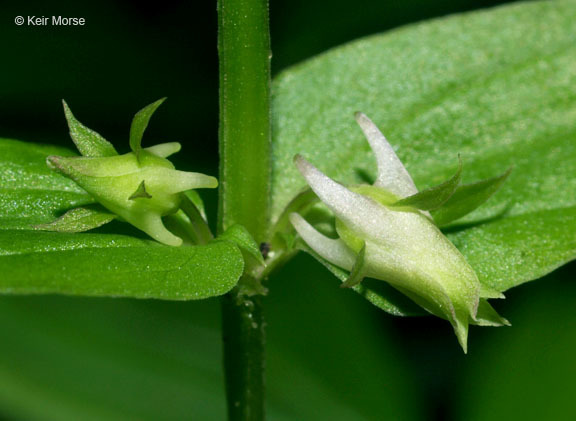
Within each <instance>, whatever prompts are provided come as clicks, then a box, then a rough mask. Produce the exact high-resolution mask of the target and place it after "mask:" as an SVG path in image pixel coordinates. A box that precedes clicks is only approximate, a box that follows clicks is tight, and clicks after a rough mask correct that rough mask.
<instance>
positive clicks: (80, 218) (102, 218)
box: [34, 206, 116, 232]
mask: <svg viewBox="0 0 576 421" xmlns="http://www.w3.org/2000/svg"><path fill="white" fill-rule="evenodd" d="M115 218H116V215H114V214H112V213H110V212H107V211H106V210H105V209H104V208H101V207H100V206H92V207H85V208H76V209H71V210H69V211H68V212H66V213H65V214H64V215H62V216H61V217H59V218H58V219H56V220H54V221H52V222H50V223H49V224H40V225H34V229H37V230H40V231H55V232H84V231H89V230H91V229H94V228H98V227H100V226H102V225H105V224H107V223H108V222H111V221H112V220H114V219H115Z"/></svg>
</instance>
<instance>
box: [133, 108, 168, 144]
mask: <svg viewBox="0 0 576 421" xmlns="http://www.w3.org/2000/svg"><path fill="white" fill-rule="evenodd" d="M165 100H166V98H162V99H159V100H158V101H156V102H153V103H152V104H150V105H147V106H146V107H144V108H142V109H141V110H140V111H138V112H137V113H136V115H135V116H134V119H133V120H132V125H131V126H130V149H132V152H134V153H135V154H136V155H139V153H140V150H141V149H142V136H144V131H146V127H148V122H149V121H150V118H151V117H152V115H153V114H154V112H156V110H157V109H158V107H159V106H160V105H162V103H163V102H164V101H165Z"/></svg>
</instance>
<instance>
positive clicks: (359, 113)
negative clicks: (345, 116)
mask: <svg viewBox="0 0 576 421" xmlns="http://www.w3.org/2000/svg"><path fill="white" fill-rule="evenodd" d="M354 118H355V119H356V121H357V122H358V124H360V120H369V118H368V117H367V116H366V114H364V113H363V112H362V111H356V112H355V113H354Z"/></svg>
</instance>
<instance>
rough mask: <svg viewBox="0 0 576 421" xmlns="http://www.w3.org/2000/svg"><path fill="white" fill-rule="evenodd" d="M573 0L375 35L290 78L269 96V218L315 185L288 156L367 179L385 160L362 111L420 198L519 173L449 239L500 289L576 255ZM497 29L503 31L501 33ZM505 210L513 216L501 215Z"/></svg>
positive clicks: (341, 176) (334, 173)
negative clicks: (365, 130)
mask: <svg viewBox="0 0 576 421" xmlns="http://www.w3.org/2000/svg"><path fill="white" fill-rule="evenodd" d="M575 20H576V3H575V2H572V1H555V2H529V3H519V4H514V5H509V6H505V7H498V8H494V9H491V10H487V11H481V12H475V13H467V14H462V15H456V16H450V17H447V18H442V19H437V20H434V21H431V22H427V23H421V24H417V25H411V26H408V27H405V28H401V29H398V30H395V31H392V32H390V33H387V34H384V35H375V36H372V37H368V38H365V39H362V40H359V41H356V42H353V43H350V44H348V45H345V46H343V47H340V48H336V49H333V50H331V51H329V52H328V53H326V54H323V55H321V56H319V57H316V58H314V59H312V60H309V61H307V62H305V63H303V64H300V65H298V66H297V67H294V68H292V69H288V70H287V71H285V72H284V73H282V74H281V75H280V76H279V77H278V78H277V79H276V81H275V84H274V87H273V92H274V99H273V109H274V114H273V116H274V121H273V123H274V124H273V134H274V139H273V140H274V147H273V148H272V149H273V173H272V180H273V185H272V220H273V222H275V221H277V220H278V218H279V217H280V215H281V214H282V212H283V209H284V208H285V207H286V206H287V205H288V203H289V202H290V201H291V200H292V199H293V198H294V197H295V196H296V195H297V194H298V193H299V192H300V191H301V190H302V189H303V188H304V187H305V181H304V179H303V177H301V176H300V174H299V173H298V171H297V170H296V168H295V167H294V165H293V164H292V157H293V156H294V155H295V154H298V153H299V154H302V155H303V156H305V157H306V158H307V159H308V160H310V162H312V163H314V165H316V166H318V167H319V168H320V169H321V170H322V171H323V172H324V173H326V174H327V175H328V176H330V177H332V178H334V179H337V180H339V181H341V182H344V183H350V184H354V183H359V182H362V178H363V177H359V174H361V173H363V172H368V175H369V176H371V178H375V177H374V175H375V169H376V166H375V161H374V158H373V156H372V153H371V151H370V150H369V147H368V144H367V142H366V140H365V139H364V138H363V136H362V134H361V131H360V130H358V128H357V127H356V124H355V123H354V119H353V117H352V116H353V113H354V112H355V111H358V110H360V111H362V112H364V113H365V114H367V115H368V116H369V117H370V118H371V119H372V120H373V121H374V122H375V123H376V124H377V125H378V126H379V127H380V129H381V130H382V131H383V133H384V134H385V135H386V137H387V139H388V140H389V141H390V142H391V144H392V145H393V146H394V147H395V149H396V152H397V154H398V156H399V158H400V159H401V160H402V162H403V163H404V164H405V165H406V168H407V169H408V171H409V172H410V174H411V175H412V177H413V179H414V181H415V183H416V185H417V186H418V187H419V189H420V190H422V189H425V188H427V187H429V186H432V185H435V184H438V183H439V182H441V181H442V180H445V179H446V178H447V177H449V176H450V173H451V171H452V169H451V168H450V164H449V162H450V157H452V156H454V154H455V153H460V154H461V156H462V157H463V159H465V160H466V168H467V169H466V173H465V174H464V176H463V178H464V179H463V182H465V183H470V182H473V181H475V180H482V179H486V178H489V177H494V176H495V175H496V174H500V173H501V171H502V169H503V168H507V167H511V166H514V172H513V173H512V174H510V176H509V177H508V179H507V180H506V183H504V184H503V185H502V188H501V189H500V191H498V192H497V193H496V194H494V196H493V197H492V198H491V199H490V200H489V201H488V202H487V203H486V204H485V205H484V206H482V207H480V208H478V209H477V210H475V211H474V212H472V213H470V214H469V215H467V216H466V217H465V218H463V219H462V220H461V223H462V224H465V225H461V226H460V228H459V231H458V232H452V233H451V234H450V238H451V239H452V240H453V241H454V242H455V244H456V245H457V246H458V248H459V249H460V250H461V251H462V253H463V254H464V255H465V256H466V258H467V259H468V261H469V262H470V263H471V265H472V266H473V267H474V269H475V270H476V271H477V272H478V274H479V276H480V278H481V281H482V282H483V283H484V284H486V286H489V287H491V288H493V289H495V290H497V291H504V290H506V289H508V288H510V287H512V286H515V285H519V284H521V283H523V282H526V281H529V280H532V279H536V278H539V277H541V276H543V275H545V274H546V273H548V272H550V271H551V270H553V269H554V268H557V267H558V266H561V265H563V264H565V263H566V262H568V261H570V260H573V259H574V258H575V257H576V239H575V236H574V232H576V218H575V217H574V209H575V206H576V177H575V176H574V174H576V125H575V124H574V121H576V111H575V110H576V39H575V37H574V34H573V32H572V31H567V30H566V28H570V27H572V26H573V22H574V21H575ZM495 34H496V35H495ZM503 209H505V211H506V212H505V213H504V214H503Z"/></svg>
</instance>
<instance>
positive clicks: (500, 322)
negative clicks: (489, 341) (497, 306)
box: [470, 298, 510, 327]
mask: <svg viewBox="0 0 576 421" xmlns="http://www.w3.org/2000/svg"><path fill="white" fill-rule="evenodd" d="M470 323H471V324H474V325H478V326H495V327H498V326H510V322H509V321H508V320H506V319H505V318H504V317H502V316H500V315H499V314H498V313H497V312H496V310H494V308H492V306H491V305H490V304H489V303H488V301H486V300H485V299H482V298H481V299H480V301H479V302H478V313H476V319H475V320H470Z"/></svg>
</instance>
